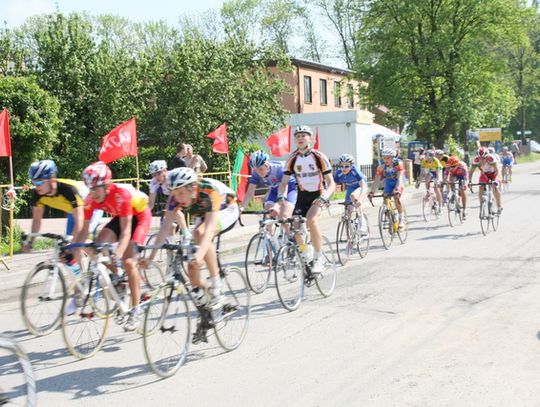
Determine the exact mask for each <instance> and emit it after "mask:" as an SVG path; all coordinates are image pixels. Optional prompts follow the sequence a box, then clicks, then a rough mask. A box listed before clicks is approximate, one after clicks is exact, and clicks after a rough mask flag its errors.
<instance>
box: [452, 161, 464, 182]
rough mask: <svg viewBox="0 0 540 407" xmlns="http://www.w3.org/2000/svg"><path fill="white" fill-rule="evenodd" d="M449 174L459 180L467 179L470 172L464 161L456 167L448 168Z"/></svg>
mask: <svg viewBox="0 0 540 407" xmlns="http://www.w3.org/2000/svg"><path fill="white" fill-rule="evenodd" d="M448 173H449V174H450V175H453V176H454V177H458V178H467V175H468V170H467V164H465V163H464V162H463V161H459V162H458V165H456V166H455V167H448Z"/></svg>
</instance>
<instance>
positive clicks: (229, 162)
mask: <svg viewBox="0 0 540 407" xmlns="http://www.w3.org/2000/svg"><path fill="white" fill-rule="evenodd" d="M227 165H228V167H229V187H232V177H233V173H232V170H231V159H230V157H229V147H228V146H227Z"/></svg>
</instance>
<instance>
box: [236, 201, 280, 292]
mask: <svg viewBox="0 0 540 407" xmlns="http://www.w3.org/2000/svg"><path fill="white" fill-rule="evenodd" d="M269 213H270V212H269V211H244V212H242V214H246V215H247V214H255V215H262V218H261V219H259V231H258V232H257V233H256V234H255V235H253V236H252V237H251V239H250V240H249V243H248V246H247V250H246V257H245V261H244V267H245V270H246V280H247V283H248V285H249V288H250V289H251V291H253V292H254V293H255V294H261V293H262V292H264V290H266V287H267V286H268V282H269V281H270V275H271V273H272V266H273V263H274V257H275V255H276V253H277V251H278V249H279V248H280V247H281V245H282V244H283V243H284V241H285V240H284V239H286V238H287V236H286V233H285V231H284V228H283V227H282V224H280V223H279V222H278V220H277V219H272V218H269V217H268V215H269ZM278 230H279V232H278ZM276 233H277V236H276Z"/></svg>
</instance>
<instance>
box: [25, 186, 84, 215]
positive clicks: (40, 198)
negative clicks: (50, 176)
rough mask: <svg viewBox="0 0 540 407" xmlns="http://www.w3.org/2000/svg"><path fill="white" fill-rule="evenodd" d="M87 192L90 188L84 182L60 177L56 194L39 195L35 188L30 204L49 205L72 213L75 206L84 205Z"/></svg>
mask: <svg viewBox="0 0 540 407" xmlns="http://www.w3.org/2000/svg"><path fill="white" fill-rule="evenodd" d="M87 194H88V189H87V188H86V187H85V186H84V184H83V183H82V182H78V181H72V180H70V179H63V178H58V179H57V180H56V192H55V194H54V195H52V196H48V195H39V194H38V193H37V191H36V190H35V189H34V190H33V191H32V197H31V198H30V205H31V206H33V207H34V206H37V207H40V208H42V207H44V206H49V207H51V208H54V209H59V210H61V211H64V212H66V213H71V212H73V209H74V208H77V207H79V206H83V205H84V197H85V196H86V195H87Z"/></svg>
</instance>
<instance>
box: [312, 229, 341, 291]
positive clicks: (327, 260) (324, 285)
mask: <svg viewBox="0 0 540 407" xmlns="http://www.w3.org/2000/svg"><path fill="white" fill-rule="evenodd" d="M321 237H322V244H323V245H322V246H323V247H322V255H323V257H324V269H323V271H322V272H321V273H320V274H317V275H316V277H315V285H316V286H317V289H318V290H319V292H320V293H321V295H322V296H323V297H329V296H330V295H332V293H333V292H334V289H335V288H336V279H337V267H336V257H335V256H334V250H333V247H332V243H330V240H328V238H327V237H326V236H321Z"/></svg>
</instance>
